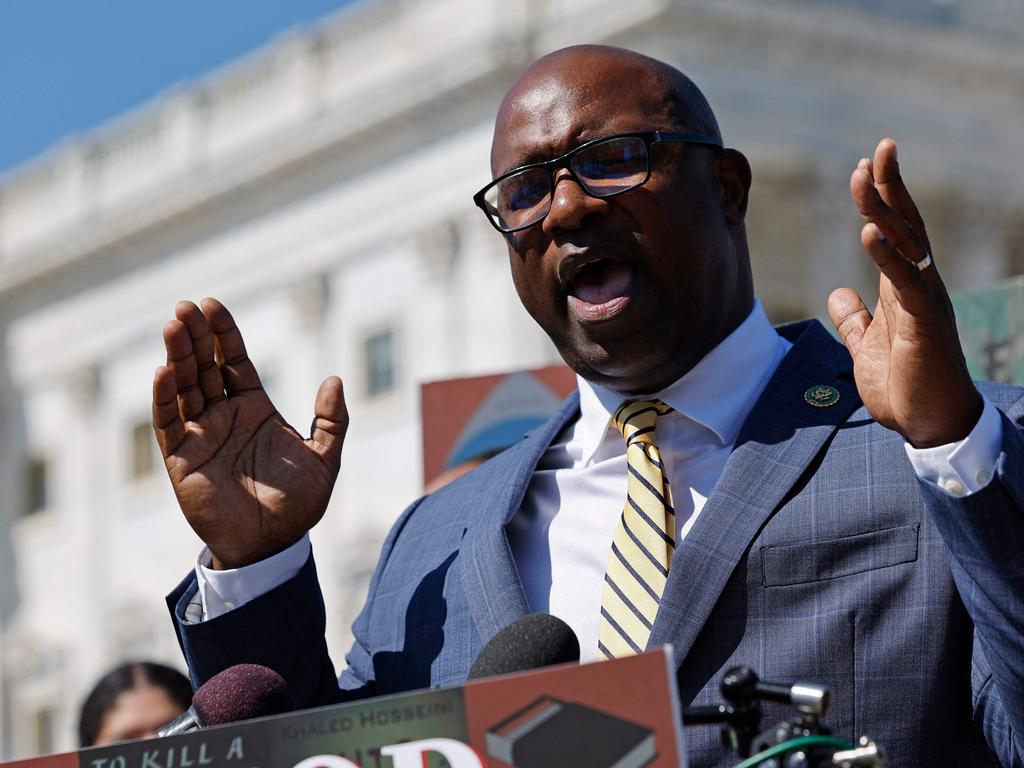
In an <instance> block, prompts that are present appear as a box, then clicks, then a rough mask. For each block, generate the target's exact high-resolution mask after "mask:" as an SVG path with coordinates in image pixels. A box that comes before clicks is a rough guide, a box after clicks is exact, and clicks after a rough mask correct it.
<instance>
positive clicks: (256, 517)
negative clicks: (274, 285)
mask: <svg viewBox="0 0 1024 768" xmlns="http://www.w3.org/2000/svg"><path fill="white" fill-rule="evenodd" d="M204 306H205V305H204ZM193 308H194V309H193ZM219 310H223V308H222V307H220V305H219V304H217V305H212V304H211V305H210V307H209V313H210V314H211V315H212V318H211V324H213V323H215V322H216V321H217V319H218V316H219V315H220V312H219ZM226 312H227V310H223V313H225V314H226ZM180 315H181V320H182V322H181V323H180V325H181V326H182V327H178V326H174V327H173V328H171V330H170V331H169V332H168V334H166V335H165V336H169V339H168V358H169V369H162V370H170V372H172V373H173V374H174V375H173V376H168V375H167V374H163V376H164V380H163V381H161V378H160V376H161V374H160V372H158V377H157V382H156V383H155V395H156V396H155V400H156V403H157V405H155V407H154V416H155V418H156V413H157V409H158V408H160V407H161V406H160V404H161V403H163V407H164V418H162V419H158V420H157V421H158V429H157V435H158V438H159V439H160V443H161V448H162V449H163V451H164V461H165V464H166V467H167V472H168V475H169V476H170V479H171V484H172V486H173V487H174V492H175V494H176V495H177V498H178V502H179V504H180V506H181V508H182V510H183V512H184V513H185V516H186V518H187V520H188V522H189V524H190V525H191V526H192V527H193V529H194V530H195V531H196V533H197V534H198V535H199V536H200V538H202V539H203V541H205V542H206V544H207V545H208V546H209V548H210V550H211V552H212V553H213V554H214V557H215V559H216V562H215V564H216V565H220V566H223V567H233V566H237V565H245V564H248V563H252V562H255V561H257V560H260V559H263V558H264V557H267V556H269V555H271V554H273V553H275V552H278V551H280V550H281V549H284V548H285V547H287V546H288V545H290V544H292V543H293V542H295V541H296V540H297V539H298V538H300V537H301V536H302V535H303V534H304V533H305V532H306V531H308V530H309V529H310V528H311V527H312V526H313V525H315V524H316V523H317V522H318V521H319V520H320V518H321V517H322V516H323V513H324V510H325V509H326V507H327V502H328V500H329V498H330V494H331V489H332V488H333V486H334V480H335V477H336V476H337V472H338V459H339V458H340V450H341V441H342V440H343V436H344V427H345V422H346V417H345V414H344V404H343V402H342V401H341V400H340V382H339V381H338V380H337V379H328V380H327V381H326V382H325V383H324V384H323V385H322V386H321V391H320V393H319V394H318V397H317V419H316V420H315V421H314V431H313V435H312V436H311V437H310V439H308V440H304V439H303V438H302V437H301V436H300V435H299V434H298V433H297V432H296V431H295V430H294V429H293V428H292V427H291V426H289V425H288V424H287V423H286V422H285V421H284V419H282V418H281V416H280V414H279V413H278V412H277V411H276V410H275V408H274V406H273V404H272V403H271V402H270V399H269V398H268V397H267V395H266V393H265V392H264V391H263V389H262V388H261V387H260V386H259V381H258V377H256V374H255V370H254V369H252V366H251V363H248V360H247V359H245V360H244V364H243V362H242V358H243V357H244V348H243V349H242V353H241V355H240V354H237V353H236V354H230V353H229V354H224V355H222V358H223V357H226V358H227V359H228V360H233V362H232V363H231V364H230V365H228V364H224V363H223V362H222V363H221V365H220V367H219V368H217V367H215V366H212V365H206V366H205V368H204V365H203V363H202V362H200V361H203V360H205V358H206V357H207V352H208V351H207V350H204V349H202V347H203V343H204V341H203V339H204V336H203V329H202V323H203V322H204V321H205V318H204V319H202V320H201V319H200V318H202V314H201V313H200V312H199V310H198V308H195V305H186V306H185V308H184V310H183V311H182V312H181V313H180ZM227 317H228V318H230V316H229V315H228V316H227ZM219 319H221V320H223V319H224V318H223V316H220V318H219ZM224 325H225V326H227V327H229V328H230V329H234V324H233V322H231V323H224ZM214 332H215V333H216V326H214ZM233 332H234V334H235V335H236V336H237V339H231V340H228V339H227V338H226V337H225V336H223V335H222V336H218V337H217V338H218V341H219V342H220V344H221V346H222V347H224V346H227V345H230V344H235V343H237V344H241V336H240V335H238V332H237V329H234V330H233ZM186 335H187V336H188V341H189V342H195V343H194V344H190V345H189V346H190V347H191V354H186V355H181V352H182V349H181V347H184V346H185V342H186V338H185V336H186ZM174 347H178V349H173V348H174ZM211 352H212V350H211ZM193 362H194V363H195V365H194V368H195V371H196V376H195V378H196V386H195V387H192V388H190V386H189V385H188V384H187V382H188V380H189V377H190V371H191V369H192V367H193ZM204 378H205V380H204ZM247 378H248V379H249V380H248V381H246V379H247ZM178 379H182V380H183V382H185V383H182V382H179V381H178ZM172 380H173V382H174V383H175V384H176V388H175V390H174V391H173V395H172V394H171V392H172V391H171V389H170V382H171V381H172ZM161 386H162V387H163V388H164V391H163V392H158V391H156V390H159V389H160V388H161ZM183 388H184V389H185V394H184V396H183V395H182V394H181V390H182V389H183ZM197 392H198V394H199V395H201V397H199V396H197ZM339 406H340V407H339ZM173 411H178V413H173ZM181 417H184V418H181ZM160 424H165V425H168V426H165V427H160ZM168 427H170V428H168Z"/></svg>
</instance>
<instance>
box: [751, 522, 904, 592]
mask: <svg viewBox="0 0 1024 768" xmlns="http://www.w3.org/2000/svg"><path fill="white" fill-rule="evenodd" d="M919 528H920V525H917V524H915V525H901V526H897V527H895V528H885V529H883V530H881V531H870V532H869V533H859V534H856V535H854V536H844V537H842V538H839V539H827V540H824V541H804V542H800V543H798V544H785V545H769V546H765V547H762V548H761V569H762V580H761V583H762V584H763V585H764V586H766V587H784V586H787V585H791V584H808V583H810V582H815V581H823V580H825V579H838V578H840V577H843V576H851V575H853V574H856V573H864V572H865V571H873V570H876V569H878V568H887V567H889V566H891V565H899V564H901V563H911V562H913V561H915V560H917V541H918V532H919Z"/></svg>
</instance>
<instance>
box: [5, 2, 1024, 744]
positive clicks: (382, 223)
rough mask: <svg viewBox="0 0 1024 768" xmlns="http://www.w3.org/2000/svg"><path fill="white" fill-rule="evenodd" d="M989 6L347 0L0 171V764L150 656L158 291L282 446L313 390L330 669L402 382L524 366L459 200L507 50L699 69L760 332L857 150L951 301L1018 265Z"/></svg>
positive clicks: (1021, 224) (841, 234)
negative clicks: (330, 429) (922, 244)
mask: <svg viewBox="0 0 1024 768" xmlns="http://www.w3.org/2000/svg"><path fill="white" fill-rule="evenodd" d="M1020 8H1021V6H1020V4H1019V3H1017V2H1016V0H984V1H983V0H971V1H970V2H968V1H967V0H962V1H960V2H958V1H957V0H891V1H890V2H886V1H885V0H874V2H869V1H868V0H863V1H862V2H857V1H855V0H845V1H843V0H833V1H832V2H824V1H823V0H816V1H814V2H812V1H811V0H634V1H633V2H629V3H623V2H621V0H550V1H546V2H542V1H541V0H500V1H498V0H380V1H377V2H374V1H373V0H367V1H366V2H362V3H357V4H356V5H354V6H351V7H349V8H347V9H345V10H343V11H341V12H340V13H338V14H337V15H335V16H334V17H331V18H328V19H325V20H324V21H323V22H322V23H319V24H317V25H314V26H311V27H309V28H306V29H302V30H297V31H293V32H291V33H288V34H286V35H284V36H283V37H281V38H279V39H278V40H276V41H275V42H273V43H272V44H271V45H269V46H268V47H267V48H265V49H263V50H261V51H258V52H257V53H255V54H253V55H251V56H249V57H246V58H245V59H243V60H241V61H239V62H237V63H235V64H233V65H231V66H229V67H227V68H225V69H224V70H221V71H217V72H213V73H211V74H210V75H209V76H207V77H205V78H203V79H201V80H199V81H196V82H193V83H190V84H187V85H185V86H182V87H179V88H176V89H174V90H172V91H170V92H167V93H165V94H162V95H161V96H159V97H158V98H156V99H155V100H153V101H152V102H151V103H149V104H146V105H145V106H143V107H141V108H140V109H138V110H136V111H134V112H132V113H130V114H127V115H125V116H123V117H122V118H119V119H118V120H116V121H114V122H112V123H111V124H109V125H106V126H103V127H101V128H100V129H98V130H97V131H95V132H94V133H91V134H89V135H85V136H82V137H78V138H75V139H73V140H70V141H68V142H66V143H64V144H62V145H59V146H57V147H55V148H54V149H53V150H51V151H49V152H48V153H46V154H45V155H43V156H42V157H40V158H38V159H36V160H34V161H32V162H31V163H28V164H26V165H25V166H23V167H21V168H18V169H15V170H14V171H13V172H11V173H9V174H7V175H5V176H3V177H0V351H2V353H0V489H2V493H0V758H13V757H21V756H27V755H30V754H33V753H35V752H36V751H37V750H38V749H40V748H46V749H48V750H63V749H70V748H72V747H73V746H74V741H73V739H74V737H73V730H74V725H75V721H76V717H77V705H78V703H79V701H80V700H81V698H82V696H83V695H84V693H85V691H86V690H87V688H88V687H89V686H90V685H91V683H92V682H93V680H94V679H95V678H96V676H97V675H98V674H99V673H100V672H102V671H104V670H105V669H106V668H108V667H109V666H111V665H112V664H114V663H116V662H118V661H120V660H122V659H125V658H131V657H147V658H156V659H162V660H169V661H172V662H176V663H180V660H179V654H178V650H177V646H176V642H175V639H174V636H173V633H172V631H171V625H170V623H169V620H168V618H167V616H166V610H165V608H164V606H163V601H162V596H163V594H164V593H165V592H166V591H167V590H168V589H169V588H170V587H171V586H173V584H174V583H175V582H176V581H177V580H178V579H179V578H181V577H182V576H183V575H184V573H185V572H186V570H187V569H188V568H189V566H190V564H191V563H192V561H193V558H194V556H195V554H196V552H197V550H198V546H199V545H198V541H197V539H196V537H195V536H194V535H193V534H192V532H191V531H190V530H189V528H188V526H187V525H186V524H185V522H184V520H183V519H182V517H181V515H180V513H179V512H178V511H177V508H176V506H175V503H174V499H173V496H172V493H171V491H170V487H169V484H168V482H167V480H166V478H165V477H164V476H163V475H162V470H160V469H159V468H158V467H157V466H156V464H155V463H154V462H155V459H154V456H155V447H154V446H151V445H149V444H148V443H147V436H146V434H145V432H144V429H145V427H144V424H145V422H146V421H147V419H148V412H149V385H150V380H151V376H152V371H153V369H154V367H155V366H156V365H157V364H159V363H160V362H161V349H162V348H161V343H160V329H161V327H162V325H163V323H164V322H165V321H166V320H167V319H168V318H169V317H171V312H172V309H173V305H174V301H175V300H176V299H179V298H186V297H187V298H192V299H199V298H200V297H202V296H204V295H216V296H218V297H220V298H221V299H223V300H224V301H225V303H227V304H228V306H230V307H231V308H232V309H233V311H234V312H235V315H236V318H237V320H238V322H239V324H240V326H241V327H242V329H243V331H244V332H245V333H246V337H247V340H248V343H249V349H250V353H251V356H252V357H253V359H254V360H255V361H256V363H257V365H258V367H259V369H260V370H261V372H262V373H263V374H264V375H265V377H266V379H267V382H268V386H269V389H270V391H271V394H272V396H273V397H274V399H275V401H276V403H277V404H278V406H279V408H280V410H281V411H282V412H283V414H284V415H285V416H286V418H288V419H289V420H291V421H292V422H293V423H294V424H295V425H296V426H297V427H298V428H299V429H300V430H302V429H305V428H306V426H307V425H308V423H309V420H310V416H311V407H312V400H313V395H314V393H315V391H316V387H317V384H318V383H319V381H320V380H321V379H322V378H323V377H324V376H326V375H328V374H331V373H338V374H340V375H341V376H342V377H343V378H344V379H345V381H346V395H347V399H348V402H349V407H350V410H351V412H352V427H351V430H350V433H349V438H348V443H347V447H346V450H345V457H344V459H343V467H342V476H341V478H340V480H339V482H338V486H337V488H336V491H335V494H334V498H333V500H332V502H331V506H330V509H329V511H328V513H327V516H326V518H325V519H324V521H323V522H322V523H321V524H320V526H319V527H318V528H317V529H316V530H315V532H314V545H315V548H316V551H317V553H318V564H319V568H320V573H321V579H322V581H323V584H324V590H325V594H326V598H327V602H328V605H329V614H330V624H329V631H330V644H331V647H332V648H333V649H334V650H335V657H334V658H335V663H336V664H339V665H340V664H342V663H343V654H344V650H345V649H346V648H347V646H348V643H349V637H350V636H349V631H348V626H349V624H350V622H351V620H352V619H353V617H354V615H355V613H356V612H357V610H358V608H359V605H360V604H361V601H362V597H363V593H364V592H365V586H366V581H367V579H368V575H369V571H370V569H371V568H372V566H373V563H374V561H375V559H376V552H377V549H378V548H379V545H380V542H381V540H382V537H383V536H384V534H385V532H386V530H387V529H388V527H389V525H390V522H391V520H392V519H393V518H394V517H395V516H396V515H397V514H398V512H399V511H400V510H401V509H402V508H403V507H404V506H405V505H406V504H407V503H408V502H409V501H411V500H412V499H414V498H415V497H416V495H417V493H418V491H419V488H420V484H421V477H420V475H421V470H420V466H421V462H420V442H419V439H420V438H419V421H418V419H419V414H418V384H419V382H422V381H425V380H430V379H437V378H446V377H451V376H458V375H469V374H479V373H485V372H492V371H498V370H508V369H515V368H520V367H525V366H538V365H543V364H546V363H549V362H552V361H554V360H555V359H556V355H555V352H554V350H553V348H552V347H551V346H550V344H549V343H548V342H547V340H546V339H545V337H544V336H543V335H542V334H541V332H540V331H539V330H538V329H536V328H535V327H534V326H533V324H532V322H531V321H530V320H529V318H528V317H527V316H526V314H525V312H524V311H523V310H522V309H521V307H520V306H519V305H518V301H517V299H516V296H515V293H514V291H513V288H512V285H511V282H510V280H509V279H508V274H507V265H506V261H505V260H506V256H505V253H504V248H503V244H502V241H501V239H500V238H499V237H498V236H497V235H496V234H495V233H494V232H493V231H492V230H491V229H490V227H489V226H488V225H487V223H486V222H485V220H484V218H483V216H482V215H481V214H480V213H479V211H477V210H476V209H475V208H474V207H473V205H472V202H471V200H470V197H471V195H472V193H473V192H474V191H475V190H476V189H477V188H478V187H480V186H482V184H483V183H484V182H485V181H486V180H487V179H488V174H489V171H488V161H487V157H488V145H489V140H490V132H491V126H492V119H493V115H494V111H495V108H496V106H497V103H498V101H499V99H500V98H501V95H502V93H503V91H504V89H505V88H506V87H507V86H508V85H509V83H510V82H511V79H512V78H513V77H514V76H515V74H516V73H517V72H518V71H519V70H520V69H521V68H522V67H523V66H524V65H525V64H526V63H527V62H528V61H530V60H531V59H532V58H533V57H535V56H536V55H538V54H540V53H543V52H545V51H547V50H550V49H553V48H556V47H560V46H563V45H566V44H570V43H576V42H586V41H601V42H609V43H613V44H618V45H624V46H627V47H631V48H636V49H639V50H641V51H644V52H647V53H650V54H652V55H655V56H658V57H660V58H664V59H666V60H668V61H671V62H673V63H675V64H677V65H679V66H681V67H682V68H683V69H684V70H685V71H687V72H689V73H690V74H691V76H692V77H694V79H695V80H696V81H697V82H698V83H699V84H701V86H702V87H703V88H704V90H705V92H706V93H707V94H708V96H709V98H710V100H711V102H712V105H713V106H714V107H715V109H716V110H717V112H718V115H719V119H720V122H721V124H722V128H723V131H724V134H725V138H726V141H727V142H728V143H729V144H731V145H733V146H736V147H738V148H740V149H742V150H744V151H745V152H747V154H748V156H749V157H750V159H751V163H752V165H753V168H754V190H753V194H752V198H751V205H750V212H749V220H750V224H749V229H750V242H751V250H752V253H753V257H754V261H755V272H756V278H757V280H758V285H759V293H760V295H761V297H762V299H763V300H764V301H765V304H766V306H767V307H768V309H769V312H770V314H771V315H772V316H773V317H774V318H775V319H777V320H786V319H791V318H794V317H797V316H805V315H818V316H823V315H824V306H825V298H826V296H827V295H828V292H829V291H830V290H831V288H833V287H836V286H838V285H842V284H852V285H854V286H857V287H860V288H866V289H868V290H869V291H870V286H871V283H872V273H871V270H870V269H869V268H868V266H867V264H865V260H864V258H863V257H862V256H861V254H860V252H859V248H858V245H857V236H856V232H857V228H858V220H857V217H856V216H855V215H854V212H853V210H852V208H851V206H850V204H849V202H848V196H847V191H846V190H847V181H846V180H847V177H848V173H849V170H850V169H851V168H852V167H853V165H854V164H855V163H856V160H857V159H858V158H859V157H861V156H862V155H864V154H866V153H868V152H870V150H871V149H872V147H873V146H874V143H875V142H876V140H877V139H879V138H880V137H882V136H885V135H893V136H895V138H896V139H897V140H898V141H899V142H900V148H901V160H902V165H903V168H904V170H905V174H906V176H907V177H908V178H909V180H910V183H911V184H912V189H913V190H914V191H915V193H916V195H917V196H918V198H919V201H920V203H921V205H922V208H923V210H924V213H925V216H926V219H927V221H928V222H929V224H930V227H931V233H932V241H933V243H934V244H935V249H936V260H937V261H938V263H939V264H940V265H941V268H942V270H943V274H944V275H945V276H946V279H947V282H948V283H949V284H950V285H951V287H953V288H969V287H977V286H980V285H986V284H989V283H991V282H993V281H995V280H998V279H1000V278H1002V277H1003V276H1005V275H1008V274H1012V273H1015V272H1021V271H1024V174H1022V173H1021V169H1022V166H1021V159H1022V158H1024V56H1021V44H1022V42H1024V12H1022V11H1021V10H1020ZM385 334H390V336H389V338H390V349H391V350H392V351H393V355H394V368H393V371H392V374H393V386H392V387H391V388H390V389H387V388H385V390H384V391H383V392H378V393H373V392H371V391H370V388H369V384H368V380H367V379H368V369H367V357H366V349H367V341H368V340H369V339H371V338H374V337H380V336H381V335H385ZM148 445H149V448H153V455H150V456H148V457H147V450H148V449H147V446H148ZM384 453H387V454H388V455H390V456H391V457H392V465H391V466H390V467H383V466H374V465H373V464H372V463H371V462H369V461H368V460H367V459H365V458H364V457H366V456H369V455H374V456H379V455H382V454H384ZM30 467H31V468H32V469H31V470H30V469H29V468H30ZM31 507H37V508H36V509H35V510H34V511H32V512H31V513H27V510H29V508H31Z"/></svg>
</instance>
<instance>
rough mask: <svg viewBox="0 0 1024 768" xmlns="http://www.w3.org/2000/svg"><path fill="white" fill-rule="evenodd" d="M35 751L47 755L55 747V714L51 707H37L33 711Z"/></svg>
mask: <svg viewBox="0 0 1024 768" xmlns="http://www.w3.org/2000/svg"><path fill="white" fill-rule="evenodd" d="M34 719H35V753H36V754H37V755H49V754H51V753H52V752H55V751H56V749H57V741H56V728H55V727H54V725H55V723H54V721H55V719H56V717H55V714H54V711H53V710H52V709H37V710H36V713H35V718H34Z"/></svg>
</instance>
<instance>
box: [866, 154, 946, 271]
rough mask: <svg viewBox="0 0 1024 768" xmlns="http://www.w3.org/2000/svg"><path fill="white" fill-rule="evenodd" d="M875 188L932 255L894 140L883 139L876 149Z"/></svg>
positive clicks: (926, 233) (922, 220)
mask: <svg viewBox="0 0 1024 768" xmlns="http://www.w3.org/2000/svg"><path fill="white" fill-rule="evenodd" d="M873 170H874V174H873V175H874V179H875V187H876V188H877V189H878V194H879V195H880V196H881V198H882V200H883V201H885V204H886V205H888V206H889V207H890V208H891V209H892V210H894V211H895V212H896V213H898V214H899V215H900V216H901V217H902V218H903V220H904V221H906V222H907V223H908V224H909V225H910V226H911V227H912V228H913V229H914V230H915V231H916V232H917V235H918V237H919V238H920V240H921V242H922V243H923V244H924V247H925V250H926V251H927V252H928V253H931V251H932V248H931V243H930V242H929V241H928V232H927V231H926V230H925V226H924V219H922V218H921V212H920V211H919V210H918V209H917V205H916V204H915V203H914V199H913V198H912V197H911V196H910V192H909V191H908V190H907V187H906V184H904V183H903V177H902V176H901V175H900V165H899V160H898V159H897V150H896V142H895V141H894V140H893V139H882V140H881V141H880V142H878V146H877V147H876V148H875V161H874V165H873Z"/></svg>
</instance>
